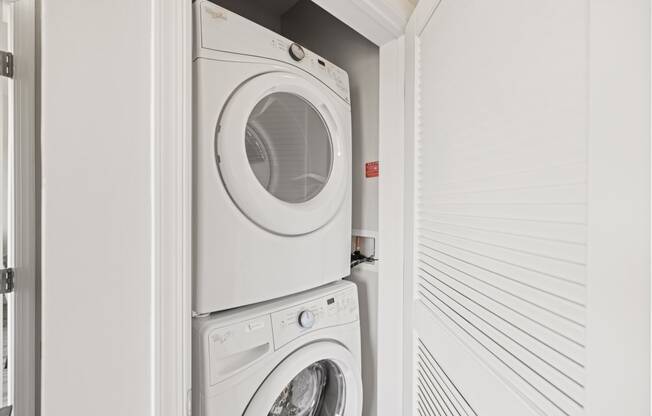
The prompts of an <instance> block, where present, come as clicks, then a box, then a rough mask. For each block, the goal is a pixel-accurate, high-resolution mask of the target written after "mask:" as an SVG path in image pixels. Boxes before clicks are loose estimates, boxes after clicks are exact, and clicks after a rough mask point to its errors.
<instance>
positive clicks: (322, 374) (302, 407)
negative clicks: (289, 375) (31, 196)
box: [267, 360, 346, 416]
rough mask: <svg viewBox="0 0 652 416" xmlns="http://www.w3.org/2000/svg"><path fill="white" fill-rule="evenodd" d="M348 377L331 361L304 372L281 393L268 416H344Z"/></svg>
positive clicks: (321, 362) (315, 365)
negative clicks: (346, 379) (345, 382)
mask: <svg viewBox="0 0 652 416" xmlns="http://www.w3.org/2000/svg"><path fill="white" fill-rule="evenodd" d="M345 391H346V390H345V385H344V375H343V374H342V371H341V370H340V369H339V367H338V366H337V365H336V364H335V363H333V362H332V361H329V360H323V361H319V362H316V363H314V364H312V365H310V366H309V367H307V368H305V369H303V370H302V371H301V372H300V373H299V374H297V375H296V377H294V379H292V381H291V382H290V383H288V384H287V385H286V386H285V388H284V389H283V390H282V391H281V393H280V394H279V396H278V398H277V399H276V401H275V402H274V404H273V405H272V408H271V409H270V411H269V413H268V414H267V416H342V415H343V414H344V406H345V401H346V397H345Z"/></svg>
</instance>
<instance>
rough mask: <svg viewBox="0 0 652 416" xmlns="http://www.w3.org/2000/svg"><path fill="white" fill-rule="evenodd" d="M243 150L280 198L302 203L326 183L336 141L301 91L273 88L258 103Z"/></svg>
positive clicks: (266, 185)
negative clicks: (280, 90) (271, 91)
mask: <svg viewBox="0 0 652 416" xmlns="http://www.w3.org/2000/svg"><path fill="white" fill-rule="evenodd" d="M244 140H245V150H246V152H247V160H248V161H249V165H250V166H251V170H252V171H253V172H254V175H255V176H256V178H257V179H258V182H260V184H261V185H262V186H263V187H264V188H265V189H266V190H267V191H268V192H269V193H271V194H272V195H274V196H275V197H276V198H278V199H280V200H282V201H285V202H290V203H295V204H296V203H302V202H306V201H308V200H310V199H312V198H314V197H315V196H316V195H317V194H318V193H319V192H320V191H321V190H322V189H323V188H324V186H325V185H326V183H327V182H328V178H329V176H330V173H331V169H332V167H333V146H332V143H331V137H330V134H329V131H328V127H327V126H326V123H325V122H324V120H323V119H322V117H321V115H320V114H319V112H318V111H317V110H316V109H315V108H314V107H313V106H312V105H311V104H310V103H308V102H307V101H305V100H304V99H302V98H301V97H299V96H297V95H294V94H291V93H287V92H275V93H272V94H270V95H268V96H266V97H264V98H263V99H262V100H261V101H260V102H258V104H256V106H255V107H254V109H253V111H252V112H251V115H250V116H249V120H248V121H247V128H246V130H245V138H244Z"/></svg>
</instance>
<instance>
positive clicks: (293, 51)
mask: <svg viewBox="0 0 652 416" xmlns="http://www.w3.org/2000/svg"><path fill="white" fill-rule="evenodd" d="M289 52H290V56H291V57H292V59H294V60H295V61H300V60H302V59H303V58H305V57H306V52H305V51H304V50H303V48H302V47H301V46H300V45H298V44H296V43H293V44H292V45H290V51H289Z"/></svg>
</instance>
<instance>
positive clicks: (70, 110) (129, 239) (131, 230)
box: [42, 0, 153, 416]
mask: <svg viewBox="0 0 652 416" xmlns="http://www.w3.org/2000/svg"><path fill="white" fill-rule="evenodd" d="M151 19H152V17H151V13H150V2H140V1H138V2H135V1H131V0H114V1H110V2H102V1H86V0H48V1H44V2H42V64H43V66H42V175H43V179H42V182H43V189H42V191H43V194H42V221H43V228H42V281H43V286H42V414H43V415H46V416H55V415H70V416H75V415H80V416H81V415H84V416H85V415H94V416H103V415H106V416H109V415H117V414H121V415H139V416H140V415H147V414H152V412H151V403H150V401H151V400H152V388H153V386H152V382H151V377H150V372H151V371H152V366H151V362H152V356H153V355H152V350H151V349H152V338H151V334H150V332H151V325H150V318H151V313H150V308H151V305H152V294H151V292H150V291H151V289H152V287H151V285H150V273H151V265H150V261H151V260H150V258H151V244H150V243H151V241H150V232H151V227H150V222H151V215H150V214H151V210H152V198H151V184H150V181H151V179H152V178H151V175H150V169H151V163H150V158H151V157H152V156H151V146H150V140H151V138H150V137H151V134H152V116H151V107H150V92H151V91H150V83H151V81H152V78H151V74H150V69H151V67H150V59H151V56H150V55H151V45H150V42H151V32H150V30H151V28H150V22H151Z"/></svg>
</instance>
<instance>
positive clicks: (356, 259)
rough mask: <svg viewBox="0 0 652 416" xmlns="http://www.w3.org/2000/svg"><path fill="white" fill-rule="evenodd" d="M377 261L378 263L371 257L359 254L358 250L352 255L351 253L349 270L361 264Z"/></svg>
mask: <svg viewBox="0 0 652 416" xmlns="http://www.w3.org/2000/svg"><path fill="white" fill-rule="evenodd" d="M377 261H378V259H377V258H375V257H373V256H371V257H368V256H365V255H364V254H362V253H360V250H356V251H354V252H353V253H351V269H353V268H354V267H356V266H359V265H361V264H363V263H375V262H377Z"/></svg>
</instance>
